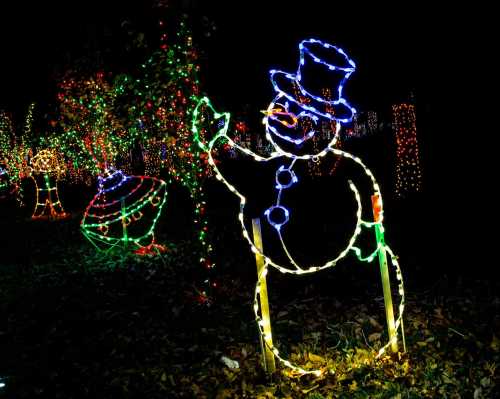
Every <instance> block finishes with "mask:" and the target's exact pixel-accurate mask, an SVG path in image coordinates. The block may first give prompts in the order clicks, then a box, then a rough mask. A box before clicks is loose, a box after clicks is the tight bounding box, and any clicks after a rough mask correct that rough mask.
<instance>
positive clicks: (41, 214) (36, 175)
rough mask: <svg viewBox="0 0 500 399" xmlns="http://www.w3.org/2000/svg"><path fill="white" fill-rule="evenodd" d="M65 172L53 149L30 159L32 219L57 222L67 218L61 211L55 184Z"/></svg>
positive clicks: (61, 161)
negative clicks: (34, 197)
mask: <svg viewBox="0 0 500 399" xmlns="http://www.w3.org/2000/svg"><path fill="white" fill-rule="evenodd" d="M65 170H66V169H65V164H64V160H63V159H62V157H61V156H60V155H59V153H58V152H57V151H56V150H54V149H44V150H41V151H39V152H38V153H37V154H36V155H35V156H34V157H33V158H32V159H31V178H32V179H33V181H34V182H35V186H36V205H35V210H34V212H33V215H32V216H31V217H32V219H48V220H57V219H64V218H67V217H68V216H69V214H68V213H66V212H65V211H64V209H63V206H62V204H61V200H60V199H59V192H58V190H57V182H58V180H59V179H60V178H61V177H62V176H63V175H64V173H65Z"/></svg>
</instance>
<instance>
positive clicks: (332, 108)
mask: <svg viewBox="0 0 500 399" xmlns="http://www.w3.org/2000/svg"><path fill="white" fill-rule="evenodd" d="M299 49H300V61H299V67H298V71H297V73H296V74H290V73H286V72H282V71H277V70H271V72H270V74H271V82H272V84H273V87H274V89H275V91H276V93H277V94H276V97H275V98H274V99H273V101H272V102H271V103H270V105H269V107H268V109H267V110H266V111H265V112H264V115H265V116H264V119H263V123H264V124H265V126H266V138H267V140H268V141H269V142H270V143H271V144H272V145H273V147H274V151H273V153H272V154H271V155H270V156H269V157H263V156H260V155H258V154H255V153H253V152H252V151H251V150H249V149H247V148H245V147H242V146H240V145H239V144H237V143H236V142H235V141H234V140H232V139H231V138H230V137H228V135H227V129H228V121H229V113H218V112H216V111H215V109H214V108H213V107H212V105H211V103H210V101H209V100H208V98H206V97H205V98H202V99H201V100H200V101H199V103H198V105H197V107H196V109H195V111H194V114H193V124H192V130H193V134H194V137H195V140H197V141H198V143H199V145H200V148H201V149H202V150H203V151H206V152H207V154H208V160H209V164H210V165H211V166H212V168H213V170H214V172H215V174H216V177H217V179H218V180H220V181H222V182H223V183H224V184H225V185H226V186H227V187H228V189H229V190H230V191H231V192H233V193H234V194H235V195H236V196H238V198H239V199H240V211H239V215H238V220H239V221H240V224H241V228H242V233H243V237H244V238H245V239H246V240H247V242H248V243H249V245H250V248H251V250H252V252H254V253H258V254H260V255H261V256H262V257H263V258H264V262H265V265H264V267H263V268H262V270H261V272H260V275H259V276H258V277H259V278H258V281H261V278H262V277H263V276H265V275H266V274H267V272H268V267H269V266H272V267H274V268H276V269H278V270H279V271H280V272H282V273H290V274H296V275H302V274H306V273H313V272H317V271H320V270H323V269H326V268H329V267H333V266H335V265H336V264H337V263H338V262H339V261H340V260H341V259H343V258H344V257H345V256H346V255H347V254H348V253H351V252H352V253H354V254H355V255H356V256H357V257H358V259H359V260H361V261H365V262H372V261H373V260H374V259H375V258H377V256H379V257H380V256H382V254H383V256H384V257H385V254H386V253H387V254H389V258H390V261H391V265H392V267H393V269H394V270H395V273H396V278H397V282H398V294H399V296H400V304H399V306H398V308H397V309H398V316H397V318H396V320H395V322H394V324H393V326H392V327H390V330H391V328H392V330H393V331H390V336H391V339H390V341H389V342H388V343H387V344H386V345H384V346H383V347H382V348H381V349H380V350H379V351H378V354H377V357H378V356H381V355H382V354H383V353H384V352H385V351H386V349H387V348H388V347H389V346H392V347H393V348H394V345H395V343H396V342H397V332H398V331H399V330H401V331H402V317H403V309H404V303H405V299H404V287H403V279H402V273H401V269H400V267H399V263H398V260H397V257H396V256H395V255H394V253H393V252H392V250H391V249H390V248H389V246H388V245H387V244H386V243H385V241H384V239H383V232H384V229H383V225H382V222H383V206H382V195H381V193H380V187H379V185H378V184H377V182H376V180H375V177H374V176H373V174H372V172H371V171H370V170H369V169H368V168H367V167H366V166H365V165H364V164H363V162H362V161H361V159H359V158H358V157H356V156H354V155H352V154H349V153H347V152H345V151H342V150H339V149H337V148H335V147H334V146H335V144H336V142H337V140H338V138H339V132H340V130H341V125H342V123H347V122H350V121H352V119H353V116H354V115H355V112H356V110H355V109H354V108H353V107H351V106H350V105H349V104H348V102H347V101H346V100H345V99H344V98H343V97H342V90H343V86H344V84H345V82H346V81H347V79H348V78H349V76H350V75H351V74H352V73H353V72H354V70H355V64H354V62H353V61H352V60H351V59H350V58H349V57H348V56H347V55H346V53H345V52H344V51H343V50H341V49H340V48H338V47H336V46H333V45H330V44H327V43H323V42H321V41H319V40H315V39H309V40H304V41H302V42H301V43H300V45H299ZM316 53H321V54H324V55H326V56H327V57H330V58H328V59H327V60H326V61H324V60H323V59H321V58H320V57H319V56H318V55H317V54H316ZM332 60H336V62H338V63H339V65H336V64H334V63H333V61H332ZM325 72H326V73H327V75H328V77H329V78H330V84H331V87H337V91H336V92H337V97H336V98H322V97H321V95H320V94H316V93H321V88H320V87H317V88H314V87H313V86H314V82H313V83H312V85H311V82H309V81H308V80H307V78H308V77H310V76H313V77H317V76H319V75H321V76H322V77H323V76H325ZM320 84H321V86H322V87H323V88H324V87H325V82H324V81H321V82H320ZM292 88H298V89H299V91H300V96H294V95H293V94H291V93H293V90H292ZM204 109H205V110H210V111H211V112H212V113H213V118H214V119H216V120H217V119H220V118H222V120H224V121H225V125H224V126H222V127H220V128H218V130H217V132H216V134H215V135H214V137H213V138H212V139H210V140H209V141H208V142H204V141H202V139H201V131H202V127H201V126H202V124H204V123H206V122H207V120H206V118H205V117H204V116H203V110H204ZM306 118H307V119H308V123H309V124H312V125H316V124H318V123H320V122H322V121H323V120H327V121H332V122H335V125H334V126H335V132H334V134H333V137H332V139H331V140H330V142H329V143H328V144H327V145H326V147H325V148H323V149H321V150H320V151H318V152H315V153H312V154H300V155H299V154H297V153H298V152H299V151H298V149H299V148H300V145H301V144H303V143H304V142H305V141H307V140H309V139H310V138H311V137H313V136H314V133H313V134H311V135H310V134H305V135H303V136H302V139H300V138H299V137H300V136H298V134H301V132H300V131H299V129H298V127H299V125H300V123H301V119H306ZM219 141H221V142H224V143H227V144H226V145H229V146H230V147H231V148H234V149H235V150H237V151H239V152H241V153H243V154H246V155H248V156H251V157H253V159H254V160H255V161H256V162H269V161H272V160H278V159H279V160H280V161H281V165H280V167H279V168H278V170H277V172H276V186H275V188H276V190H277V194H276V201H275V203H274V204H273V205H271V206H270V207H269V208H267V209H265V210H264V212H263V216H265V217H266V219H267V222H268V223H269V224H270V225H271V226H272V227H273V228H274V231H275V232H276V234H277V235H278V237H279V241H280V242H281V244H282V248H283V250H284V252H285V253H286V256H287V260H288V262H287V264H282V263H279V262H277V261H276V260H275V259H273V258H272V257H271V256H269V255H268V254H267V253H266V251H265V250H264V251H261V250H259V248H258V247H257V246H256V245H255V243H254V241H253V238H252V236H251V235H250V234H249V232H248V230H247V227H246V225H245V217H244V214H245V205H246V203H247V199H246V198H245V196H243V195H242V194H241V193H240V192H239V191H238V189H237V188H236V187H234V186H233V185H232V184H231V183H230V182H229V181H228V180H227V179H226V178H225V177H224V176H223V174H222V173H221V172H220V170H219V168H218V166H217V165H216V163H215V161H214V158H213V155H212V152H213V150H214V147H215V145H216V144H217V143H218V142H219ZM290 144H291V145H292V146H293V145H295V150H296V151H295V152H297V153H294V152H291V151H292V150H287V149H286V148H285V146H287V145H288V146H290ZM328 154H333V155H335V156H336V157H339V158H342V159H344V160H345V161H348V162H350V163H354V165H356V166H357V167H360V168H361V170H362V171H363V172H364V175H365V176H366V177H368V180H369V181H370V182H371V186H372V194H373V195H372V198H377V218H376V220H375V221H368V220H363V219H362V202H361V198H360V193H359V190H358V188H357V187H356V185H355V184H354V183H353V182H352V181H349V182H348V184H349V188H350V190H351V192H352V194H353V196H354V199H355V202H356V204H357V211H356V224H355V228H354V231H353V233H352V235H351V237H350V239H349V240H348V242H347V245H346V246H345V248H344V249H343V250H341V251H340V252H339V253H338V254H337V255H336V256H335V257H333V258H332V259H329V260H328V261H326V262H325V263H323V264H320V265H299V264H298V263H297V262H296V260H295V259H294V258H293V257H292V255H291V254H290V251H289V249H288V248H287V246H286V243H285V240H284V239H283V236H282V233H283V230H284V229H285V227H286V224H287V223H288V222H289V221H290V220H291V218H292V216H293V215H292V214H291V212H290V211H289V210H288V209H287V208H286V207H285V206H284V205H283V204H284V202H283V195H284V193H285V192H286V191H285V190H287V189H288V188H290V187H291V186H292V185H297V184H299V183H298V178H297V176H296V174H295V172H294V169H293V168H294V165H295V164H296V163H297V162H302V161H306V162H307V161H309V160H318V159H320V158H322V157H325V156H326V155H328ZM285 171H286V173H287V174H288V177H289V181H288V182H287V183H283V181H282V180H281V179H280V175H281V174H282V173H283V172H285ZM277 213H280V214H281V215H276V214H277ZM363 228H365V229H373V230H376V231H377V232H378V233H377V248H376V249H375V250H374V251H373V252H372V253H371V254H369V255H368V256H365V257H363V256H362V252H361V249H360V248H358V247H356V246H355V243H356V241H357V238H358V236H359V235H360V233H361V232H362V229H363ZM260 292H261V287H260V283H259V282H258V283H257V285H256V288H255V296H254V311H255V317H256V320H257V324H258V326H259V331H260V332H261V334H262V337H263V342H265V343H266V345H267V346H268V347H269V349H270V350H271V351H272V352H273V353H274V355H275V356H276V358H278V359H279V360H280V361H281V362H282V363H283V364H284V365H285V366H286V367H289V368H291V369H292V370H294V371H296V372H298V373H301V374H307V373H314V374H316V375H320V374H321V372H322V371H321V370H305V369H303V368H301V367H299V366H296V365H293V364H292V363H291V362H290V361H288V360H287V359H285V358H284V357H282V356H281V355H280V353H279V351H278V349H277V348H276V347H274V346H270V344H269V343H268V342H269V340H268V339H266V336H265V333H264V328H263V325H264V324H265V322H264V320H263V318H262V317H261V314H260V311H259V310H260V309H259V300H258V299H259V295H260ZM384 294H385V292H384ZM391 308H392V304H391ZM391 311H392V310H391ZM403 342H404V341H403Z"/></svg>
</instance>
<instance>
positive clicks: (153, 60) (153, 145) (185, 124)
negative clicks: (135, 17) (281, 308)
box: [123, 21, 214, 300]
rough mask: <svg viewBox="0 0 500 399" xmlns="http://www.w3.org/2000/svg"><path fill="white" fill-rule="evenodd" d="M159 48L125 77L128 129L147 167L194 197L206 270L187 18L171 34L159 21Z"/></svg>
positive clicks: (202, 163) (193, 59)
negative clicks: (133, 75)
mask: <svg viewBox="0 0 500 399" xmlns="http://www.w3.org/2000/svg"><path fill="white" fill-rule="evenodd" d="M159 27H160V31H161V32H160V41H159V48H158V49H157V50H156V51H154V52H153V53H152V55H151V56H150V57H149V58H148V59H147V60H146V62H145V63H144V64H142V65H141V71H140V76H139V78H137V79H133V78H130V77H129V78H125V79H124V80H123V81H124V85H128V88H129V90H130V91H131V92H132V99H133V100H132V103H131V105H130V106H128V107H127V111H128V118H127V121H128V126H127V128H128V129H129V131H130V132H131V135H132V136H134V137H137V138H139V142H140V143H141V145H142V148H143V159H144V166H145V173H146V174H151V175H159V174H160V171H161V170H165V171H166V172H167V173H168V176H169V177H170V178H171V179H173V180H174V181H176V182H178V183H180V184H181V185H182V186H184V187H185V188H187V189H188V191H189V193H190V196H191V198H192V200H193V203H194V207H195V209H194V213H195V217H194V222H195V225H196V226H197V230H198V233H197V235H198V242H199V244H200V247H201V251H200V252H201V258H200V262H201V264H202V265H203V267H204V268H205V269H206V270H207V272H209V271H210V270H211V269H212V268H213V267H214V265H213V264H212V262H211V260H210V253H211V251H212V248H211V246H210V244H209V242H208V240H207V233H208V223H207V218H206V214H205V212H206V202H205V195H204V191H203V182H204V179H205V178H206V177H207V175H208V173H209V168H208V166H207V162H206V159H205V158H203V157H202V156H200V151H199V148H198V146H197V145H196V144H194V143H193V140H192V135H191V131H190V123H191V119H192V114H193V110H194V108H195V106H196V102H197V100H198V96H199V85H200V83H199V79H198V72H199V65H198V53H197V51H196V49H195V47H194V46H193V38H192V36H191V33H190V30H189V28H188V26H187V23H186V22H185V21H181V22H180V23H179V28H178V29H177V30H176V33H175V34H174V35H173V36H174V37H172V38H171V37H170V36H169V35H168V34H167V32H166V28H167V27H166V24H164V22H163V21H160V22H159ZM202 280H203V281H204V282H206V283H205V284H204V286H203V287H201V288H199V293H200V299H201V300H203V298H207V294H208V290H209V287H210V285H213V284H214V283H213V282H211V280H210V279H208V278H202Z"/></svg>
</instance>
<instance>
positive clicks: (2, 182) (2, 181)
mask: <svg viewBox="0 0 500 399" xmlns="http://www.w3.org/2000/svg"><path fill="white" fill-rule="evenodd" d="M16 189H17V186H16V185H14V184H12V182H11V181H10V176H9V172H8V170H7V168H5V167H3V166H1V165H0V200H2V199H5V198H8V197H10V196H11V195H12V194H13V193H14V192H15V191H16Z"/></svg>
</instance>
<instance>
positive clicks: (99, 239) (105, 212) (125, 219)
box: [81, 168, 167, 255]
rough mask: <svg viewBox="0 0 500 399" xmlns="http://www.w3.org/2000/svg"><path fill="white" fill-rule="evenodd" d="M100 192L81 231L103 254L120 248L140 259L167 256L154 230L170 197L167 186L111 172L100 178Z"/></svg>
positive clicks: (111, 170) (118, 172) (91, 205)
mask: <svg viewBox="0 0 500 399" xmlns="http://www.w3.org/2000/svg"><path fill="white" fill-rule="evenodd" d="M98 183H99V184H98V192H97V194H96V195H95V197H94V198H93V200H92V201H91V202H90V204H89V205H88V207H87V209H86V210H85V214H84V216H83V219H82V222H81V228H82V231H83V234H84V235H85V237H87V238H88V239H89V241H90V242H91V243H92V244H94V246H95V247H96V248H98V249H99V250H103V251H107V250H110V249H112V248H114V247H116V246H119V247H122V248H127V249H132V250H134V251H135V252H136V253H137V254H139V255H149V254H152V255H154V254H156V253H158V252H164V251H165V250H166V248H165V247H164V246H162V245H159V244H157V243H156V242H155V238H154V228H155V226H156V222H157V221H158V218H159V217H160V215H161V211H162V208H163V205H164V204H165V201H166V197H167V184H166V183H165V182H164V181H163V180H160V179H156V178H154V177H147V176H127V175H126V174H125V173H123V172H122V171H121V170H115V169H113V168H109V169H107V170H106V172H105V173H104V174H103V175H100V176H99V177H98Z"/></svg>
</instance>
